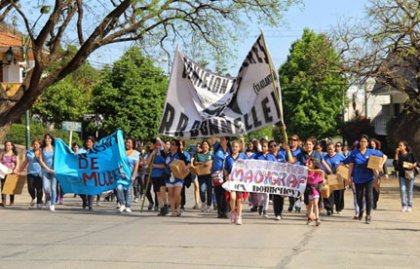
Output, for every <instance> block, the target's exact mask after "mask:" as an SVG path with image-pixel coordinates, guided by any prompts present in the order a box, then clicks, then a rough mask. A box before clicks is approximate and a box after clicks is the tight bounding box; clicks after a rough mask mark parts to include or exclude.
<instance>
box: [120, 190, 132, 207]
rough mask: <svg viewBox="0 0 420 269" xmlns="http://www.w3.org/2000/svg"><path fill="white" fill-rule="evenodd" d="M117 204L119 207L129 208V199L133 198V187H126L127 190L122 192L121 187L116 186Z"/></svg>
mask: <svg viewBox="0 0 420 269" xmlns="http://www.w3.org/2000/svg"><path fill="white" fill-rule="evenodd" d="M117 196H118V202H119V203H120V204H121V205H125V206H126V207H127V208H131V199H132V197H133V186H132V185H130V186H128V189H126V190H124V186H123V185H121V184H120V185H118V186H117Z"/></svg>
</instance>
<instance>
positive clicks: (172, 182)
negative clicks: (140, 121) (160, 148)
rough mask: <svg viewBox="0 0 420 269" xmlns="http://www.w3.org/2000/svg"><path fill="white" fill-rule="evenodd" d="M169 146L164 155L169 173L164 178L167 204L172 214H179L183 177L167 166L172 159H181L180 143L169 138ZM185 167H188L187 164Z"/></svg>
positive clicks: (175, 215) (176, 215) (177, 215)
mask: <svg viewBox="0 0 420 269" xmlns="http://www.w3.org/2000/svg"><path fill="white" fill-rule="evenodd" d="M170 143H171V148H170V152H169V154H168V155H167V156H166V160H165V164H166V170H167V172H168V173H169V174H170V176H169V179H166V188H168V196H169V204H170V205H171V210H172V216H173V217H179V216H181V210H180V207H181V191H182V186H183V185H184V179H183V178H176V177H175V176H174V175H173V173H172V172H170V169H169V166H170V164H171V163H172V162H173V161H174V160H183V157H182V156H181V155H183V154H182V152H181V150H180V147H181V143H180V142H179V140H177V139H172V140H171V142H170ZM186 169H189V165H188V166H187V168H186Z"/></svg>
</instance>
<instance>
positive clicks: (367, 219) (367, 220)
mask: <svg viewBox="0 0 420 269" xmlns="http://www.w3.org/2000/svg"><path fill="white" fill-rule="evenodd" d="M370 221H371V218H370V216H366V224H370Z"/></svg>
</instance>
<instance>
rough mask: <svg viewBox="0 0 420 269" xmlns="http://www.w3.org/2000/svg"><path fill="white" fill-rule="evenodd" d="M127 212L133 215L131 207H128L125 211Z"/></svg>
mask: <svg viewBox="0 0 420 269" xmlns="http://www.w3.org/2000/svg"><path fill="white" fill-rule="evenodd" d="M125 212H127V213H128V214H131V213H133V211H131V208H129V207H127V208H126V209H125Z"/></svg>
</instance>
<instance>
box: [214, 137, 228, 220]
mask: <svg viewBox="0 0 420 269" xmlns="http://www.w3.org/2000/svg"><path fill="white" fill-rule="evenodd" d="M212 140H214V138H213V139H212ZM212 144H213V163H212V166H211V178H212V182H213V188H214V194H215V196H216V201H217V217H218V218H227V205H226V198H225V194H226V191H225V189H224V188H223V187H222V184H223V181H224V174H223V169H224V163H225V159H226V157H227V156H228V155H229V154H230V153H231V150H230V145H229V138H228V137H220V143H212Z"/></svg>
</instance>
